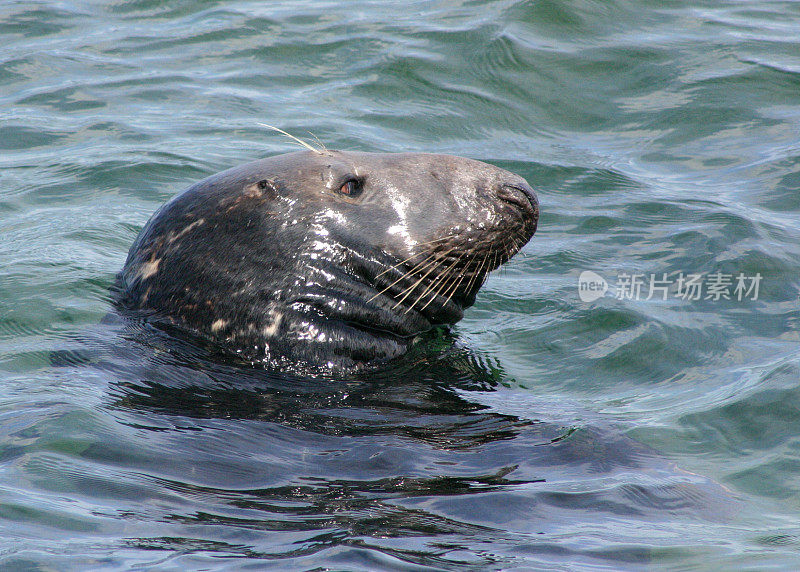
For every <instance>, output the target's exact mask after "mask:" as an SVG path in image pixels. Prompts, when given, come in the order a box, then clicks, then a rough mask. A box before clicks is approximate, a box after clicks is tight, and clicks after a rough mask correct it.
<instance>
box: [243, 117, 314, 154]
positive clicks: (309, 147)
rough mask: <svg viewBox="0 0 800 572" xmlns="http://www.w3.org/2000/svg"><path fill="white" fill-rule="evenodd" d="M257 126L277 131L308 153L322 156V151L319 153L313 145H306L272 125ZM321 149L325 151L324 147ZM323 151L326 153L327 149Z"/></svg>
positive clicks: (262, 124)
mask: <svg viewBox="0 0 800 572" xmlns="http://www.w3.org/2000/svg"><path fill="white" fill-rule="evenodd" d="M258 125H261V126H262V127H267V128H268V129H272V130H273V131H277V132H278V133H281V134H283V135H285V136H286V137H288V138H289V139H291V140H292V141H294V142H295V143H297V144H299V145H301V146H303V147H305V148H306V149H308V150H309V151H313V152H314V153H317V154H318V155H323V154H324V153H323V152H322V151H320V150H319V149H317V148H316V147H314V146H313V145H309V144H308V143H306V142H305V141H303V140H302V139H300V138H299V137H295V136H294V135H292V134H291V133H287V132H286V131H284V130H283V129H278V128H277V127H275V126H274V125H268V124H266V123H259V124H258ZM323 149H325V146H324V145H323ZM325 150H326V151H327V149H325Z"/></svg>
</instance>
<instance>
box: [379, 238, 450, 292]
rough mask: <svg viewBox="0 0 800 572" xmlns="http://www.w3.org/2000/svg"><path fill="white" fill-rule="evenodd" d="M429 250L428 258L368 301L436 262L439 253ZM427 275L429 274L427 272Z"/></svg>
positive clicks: (445, 254)
mask: <svg viewBox="0 0 800 572" xmlns="http://www.w3.org/2000/svg"><path fill="white" fill-rule="evenodd" d="M451 250H452V249H451ZM429 252H430V254H429V256H428V257H427V258H425V259H424V260H422V261H421V262H419V263H417V265H416V266H414V267H413V268H412V269H411V270H407V271H406V272H404V273H403V274H402V276H400V278H398V279H397V280H395V281H394V282H392V283H391V284H389V285H388V286H387V287H386V288H384V289H383V290H381V291H380V292H378V293H377V294H375V295H374V296H373V297H372V298H370V299H369V300H367V301H368V302H372V301H373V300H374V299H375V298H377V297H378V296H380V295H381V294H384V293H386V291H388V290H389V289H390V288H391V287H392V286H394V285H395V284H397V283H398V282H402V281H403V280H405V279H406V278H408V277H410V276H413V275H414V274H415V273H416V272H417V271H422V270H424V269H425V268H427V267H428V265H429V264H434V263H435V262H436V261H437V260H438V259H437V255H438V253H436V252H434V251H432V250H431V251H429ZM449 252H450V251H447V252H445V253H444V255H443V256H447V254H448V253H449ZM420 254H425V253H420ZM412 258H413V257H412ZM429 272H430V271H429ZM383 274H384V273H383V272H382V273H381V274H378V276H382V275H383ZM426 276H427V274H426ZM424 277H425V276H423V278H424ZM404 291H405V290H404ZM401 293H402V292H401Z"/></svg>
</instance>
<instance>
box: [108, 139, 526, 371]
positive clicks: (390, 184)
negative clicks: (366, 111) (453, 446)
mask: <svg viewBox="0 0 800 572" xmlns="http://www.w3.org/2000/svg"><path fill="white" fill-rule="evenodd" d="M538 216H539V212H538V201H537V199H536V196H535V193H534V192H533V190H532V189H531V188H530V186H528V184H527V183H526V182H525V181H524V179H522V178H521V177H518V176H517V175H514V174H512V173H509V172H508V171H505V170H503V169H499V168H497V167H494V166H492V165H488V164H486V163H481V162H479V161H474V160H471V159H464V158H460V157H453V156H447V155H431V154H423V153H417V154H414V153H405V154H379V153H349V152H339V151H327V150H326V151H324V152H319V153H314V152H309V151H301V152H297V153H289V154H286V155H279V156H276V157H270V158H268V159H263V160H260V161H256V162H253V163H249V164H247V165H242V166H240V167H236V168H234V169H230V170H228V171H225V172H222V173H219V174H217V175H214V176H212V177H209V178H208V179H205V180H203V181H201V182H199V183H197V184H196V185H194V186H192V187H190V188H189V189H187V190H186V191H184V192H183V193H181V194H179V195H177V196H176V197H175V198H173V199H172V200H171V201H169V202H168V203H167V204H165V205H164V206H163V207H161V209H159V210H158V211H157V212H156V213H155V214H154V215H153V217H152V218H151V219H150V221H149V222H148V223H147V224H146V225H145V227H144V228H143V229H142V232H141V233H140V234H139V236H138V237H137V239H136V241H135V242H134V244H133V246H132V247H131V249H130V252H129V254H128V259H127V261H126V263H125V266H124V268H123V269H122V271H121V272H120V274H119V276H118V281H117V287H116V289H117V303H118V305H119V307H121V308H123V309H125V310H126V311H129V312H133V313H136V314H142V315H143V316H145V317H146V318H147V319H148V320H150V321H151V322H153V323H164V324H171V325H175V326H178V327H181V328H183V329H185V330H188V331H190V332H193V333H194V334H196V335H200V336H203V337H205V338H209V339H211V340H214V341H216V342H218V343H219V344H220V346H221V347H223V348H226V349H229V350H231V351H234V352H236V353H237V355H240V356H243V357H246V358H248V359H250V360H252V361H263V362H265V363H267V364H268V365H275V366H280V367H283V368H289V369H295V370H298V371H308V370H310V369H312V370H315V371H316V370H318V369H325V370H328V369H334V370H349V369H351V368H357V367H361V366H364V365H365V364H374V363H381V362H383V361H386V360H388V359H391V358H394V357H397V356H399V355H401V354H403V353H404V352H405V351H406V350H407V349H408V347H409V346H410V345H411V344H412V343H413V341H414V339H415V337H416V336H417V335H418V334H420V333H422V332H425V331H426V330H429V329H430V328H432V327H434V326H436V325H441V324H452V323H454V322H456V321H458V320H459V319H460V318H461V317H462V315H463V311H464V309H465V308H467V307H469V306H470V305H471V304H472V303H473V302H474V300H475V295H476V294H477V292H478V289H479V288H480V286H481V284H482V282H483V280H484V279H485V277H486V274H488V272H489V271H491V270H493V269H494V268H496V267H498V266H499V265H501V264H502V263H504V262H505V261H506V260H508V259H509V258H510V257H511V256H513V255H514V254H515V253H516V252H517V251H518V250H519V249H520V248H521V247H522V246H523V245H524V244H525V243H526V242H527V241H528V240H529V239H530V238H531V236H533V233H534V232H535V230H536V225H537V221H538Z"/></svg>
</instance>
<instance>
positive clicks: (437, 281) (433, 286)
mask: <svg viewBox="0 0 800 572" xmlns="http://www.w3.org/2000/svg"><path fill="white" fill-rule="evenodd" d="M460 261H461V257H459V258H458V260H456V261H455V262H453V263H452V264H450V265H449V266H448V267H447V268H446V269H445V270H444V272H442V273H441V274H439V275H438V276H437V277H436V278H434V280H433V281H432V282H431V283H430V284H428V287H427V288H426V289H425V291H424V292H423V293H422V294H420V295H419V296H418V297H417V299H416V300H414V303H413V304H411V306H409V308H408V309H407V310H406V313H408V312H409V310H411V309H412V308H413V307H414V306H415V305H416V303H417V302H419V301H420V300H422V299H423V298H424V297H425V296H426V295H427V294H428V293H429V292H430V291H431V290H433V295H432V296H431V297H430V298H429V299H428V301H427V302H426V303H425V305H424V306H422V307H421V308H420V309H419V311H420V312H421V311H422V310H424V309H425V308H427V307H428V305H429V304H430V303H431V302H433V301H434V300H435V299H436V296H438V295H439V294H441V293H442V291H443V290H444V285H445V284H446V283H447V281H448V280H449V278H448V275H449V274H450V273H451V272H452V271H453V270H455V269H456V267H457V266H458V263H459V262H460ZM462 276H463V274H462ZM440 286H441V288H439V287H440Z"/></svg>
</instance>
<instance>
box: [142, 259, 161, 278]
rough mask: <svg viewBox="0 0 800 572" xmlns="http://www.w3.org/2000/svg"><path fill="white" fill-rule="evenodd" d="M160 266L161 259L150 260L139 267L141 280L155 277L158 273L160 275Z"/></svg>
mask: <svg viewBox="0 0 800 572" xmlns="http://www.w3.org/2000/svg"><path fill="white" fill-rule="evenodd" d="M159 264H161V259H160V258H156V259H153V258H150V260H148V261H147V262H145V263H144V264H142V265H141V266H140V267H139V278H140V279H141V280H147V279H148V278H150V277H151V276H154V275H155V274H156V273H158V266H159Z"/></svg>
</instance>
